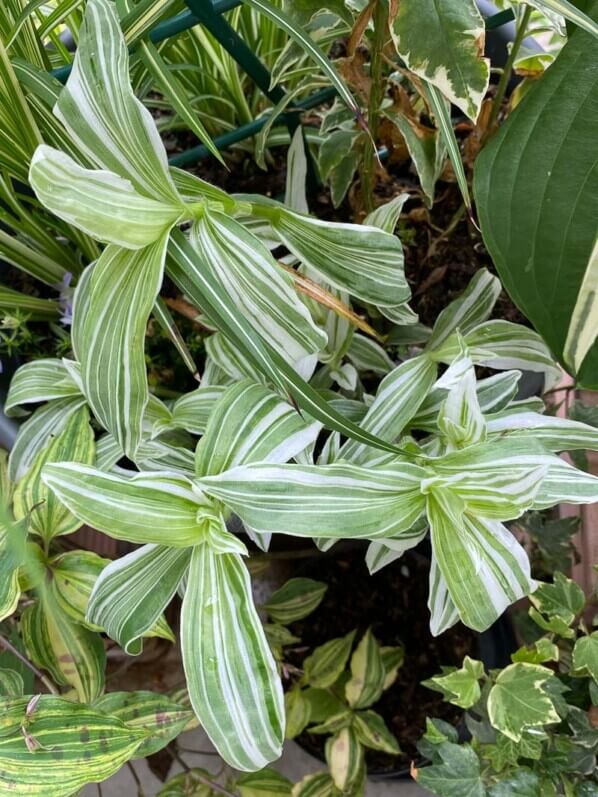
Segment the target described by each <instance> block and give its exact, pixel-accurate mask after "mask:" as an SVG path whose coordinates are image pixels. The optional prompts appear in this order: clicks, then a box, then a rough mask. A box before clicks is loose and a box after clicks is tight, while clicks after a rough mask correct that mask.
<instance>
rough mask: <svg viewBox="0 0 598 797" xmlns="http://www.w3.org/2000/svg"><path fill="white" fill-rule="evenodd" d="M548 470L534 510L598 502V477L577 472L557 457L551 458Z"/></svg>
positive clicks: (534, 504) (535, 500)
mask: <svg viewBox="0 0 598 797" xmlns="http://www.w3.org/2000/svg"><path fill="white" fill-rule="evenodd" d="M548 462H549V464H548V469H547V473H546V476H545V477H544V479H543V481H542V485H541V487H540V489H539V491H538V493H537V494H536V497H535V499H534V503H533V508H534V509H548V508H549V507H551V506H556V505H557V504H561V503H566V504H593V503H595V502H596V501H598V476H592V474H591V473H586V472H585V471H583V470H577V468H574V467H573V466H572V465H569V464H567V463H566V462H565V461H564V460H563V459H561V458H560V457H557V456H549V458H548Z"/></svg>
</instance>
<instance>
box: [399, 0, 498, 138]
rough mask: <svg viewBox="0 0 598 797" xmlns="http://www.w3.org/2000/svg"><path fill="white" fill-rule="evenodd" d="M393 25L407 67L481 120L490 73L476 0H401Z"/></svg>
mask: <svg viewBox="0 0 598 797" xmlns="http://www.w3.org/2000/svg"><path fill="white" fill-rule="evenodd" d="M391 30H392V33H393V38H394V41H395V46H396V48H397V51H398V53H399V55H400V56H401V58H402V59H403V61H404V62H405V64H406V65H407V67H408V68H409V69H410V70H411V71H412V72H414V73H415V74H416V75H418V76H419V77H421V78H423V79H424V80H427V81H428V82H429V83H432V84H433V85H434V86H436V87H437V88H438V89H440V91H441V92H442V93H443V94H444V96H445V97H446V98H447V99H448V100H450V101H451V102H452V103H454V104H455V105H456V106H457V107H458V108H460V109H461V110H462V111H463V113H465V114H466V115H467V116H468V117H469V118H470V119H471V120H472V121H474V122H475V121H476V119H477V118H478V114H479V112H480V108H481V105H482V100H483V99H484V96H485V94H486V91H487V89H488V81H489V78H490V64H489V62H488V60H487V59H485V58H484V42H485V33H486V31H485V27H484V20H483V18H482V15H481V14H480V12H479V10H478V7H477V5H476V3H475V0H401V3H400V4H399V11H398V14H397V16H396V18H395V20H394V22H393V24H392V27H391Z"/></svg>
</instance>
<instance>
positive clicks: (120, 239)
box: [29, 145, 189, 249]
mask: <svg viewBox="0 0 598 797" xmlns="http://www.w3.org/2000/svg"><path fill="white" fill-rule="evenodd" d="M29 182H30V183H31V186H32V188H33V189H34V191H35V193H36V194H37V197H38V199H39V200H40V202H41V203H42V204H43V205H44V206H45V207H46V208H48V209H49V210H51V211H52V213H54V215H55V216H58V217H59V218H61V219H62V220H63V221H66V222H67V223H69V224H72V225H73V226H74V227H77V228H78V229H79V230H83V232H85V233H87V234H88V235H91V236H92V238H95V239H96V240H98V241H102V242H103V243H112V244H117V245H119V246H123V247H125V248H126V249H141V248H143V247H144V246H147V245H148V244H150V243H152V241H155V240H156V239H157V238H159V237H160V236H161V235H162V234H163V233H164V232H166V230H168V229H170V227H172V225H173V224H176V223H177V222H178V221H181V220H182V219H183V217H184V216H185V215H189V214H188V212H187V213H186V211H185V207H184V205H183V203H182V202H181V201H179V202H177V203H175V202H171V203H170V204H166V203H165V202H162V201H159V200H156V199H153V198H152V197H149V196H143V195H142V194H140V193H138V192H137V190H136V189H135V188H134V187H133V185H132V184H131V182H130V181H129V180H126V179H123V178H122V177H119V176H118V174H114V173H113V172H109V171H105V170H98V169H84V168H83V167H82V166H79V164H78V163H76V162H75V161H74V160H73V159H72V158H71V157H70V156H69V155H67V154H66V153H64V152H60V151H59V150H57V149H53V148H52V147H47V146H45V145H42V146H39V147H38V148H37V149H36V151H35V154H34V156H33V159H32V161H31V167H30V169H29Z"/></svg>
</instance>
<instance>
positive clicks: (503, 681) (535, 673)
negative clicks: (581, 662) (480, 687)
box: [488, 662, 560, 742]
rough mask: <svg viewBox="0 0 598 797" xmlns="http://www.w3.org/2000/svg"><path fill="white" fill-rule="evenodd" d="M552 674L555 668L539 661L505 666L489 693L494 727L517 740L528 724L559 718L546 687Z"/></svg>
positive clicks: (555, 720)
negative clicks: (537, 662)
mask: <svg viewBox="0 0 598 797" xmlns="http://www.w3.org/2000/svg"><path fill="white" fill-rule="evenodd" d="M552 678H554V674H553V672H552V670H549V669H548V668H547V667H541V666H540V665H538V664H527V663H524V662H517V663H516V664H510V665H509V666H508V667H506V668H505V669H504V670H502V671H501V672H500V674H499V675H498V677H497V679H496V682H495V684H494V686H493V687H492V689H491V690H490V693H489V694H488V716H489V718H490V722H491V723H492V725H493V727H494V728H496V730H498V731H500V732H501V733H504V735H505V736H507V737H508V738H509V739H512V740H513V741H514V742H518V741H520V739H521V737H522V734H523V732H524V731H525V730H527V729H529V728H541V727H543V726H544V725H549V724H551V723H554V722H560V717H559V715H558V713H557V711H556V709H555V706H554V703H553V702H552V699H551V696H550V692H549V691H548V689H546V683H547V681H549V680H550V679H552Z"/></svg>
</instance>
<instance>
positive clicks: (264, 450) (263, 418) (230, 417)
mask: <svg viewBox="0 0 598 797" xmlns="http://www.w3.org/2000/svg"><path fill="white" fill-rule="evenodd" d="M319 430H320V424H318V423H306V422H305V421H304V420H303V419H302V418H301V416H300V415H299V413H298V412H297V411H296V410H295V409H294V408H293V407H291V405H290V404H288V403H287V402H286V401H283V400H282V399H281V398H279V397H278V396H277V395H276V394H275V393H273V392H272V391H271V390H269V389H268V388H266V387H264V386H262V385H256V384H255V383H253V382H251V381H250V380H243V381H242V382H239V383H237V384H236V385H234V386H233V387H230V388H228V389H227V391H226V393H225V394H224V395H223V396H222V397H221V399H220V401H219V402H218V404H217V405H216V407H215V409H214V411H213V413H212V415H211V416H210V420H209V421H208V425H207V428H206V432H205V435H204V436H203V437H202V439H201V440H200V442H199V444H198V446H197V450H196V472H197V474H198V475H199V476H212V475H215V474H218V473H221V472H223V471H226V470H228V469H230V468H233V467H235V466H236V465H242V464H248V463H251V462H272V463H278V462H287V461H288V460H289V459H292V457H294V456H295V455H296V454H298V453H299V452H300V451H302V450H303V449H304V448H306V446H308V445H310V444H311V443H313V442H314V441H315V439H316V437H317V435H318V432H319Z"/></svg>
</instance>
